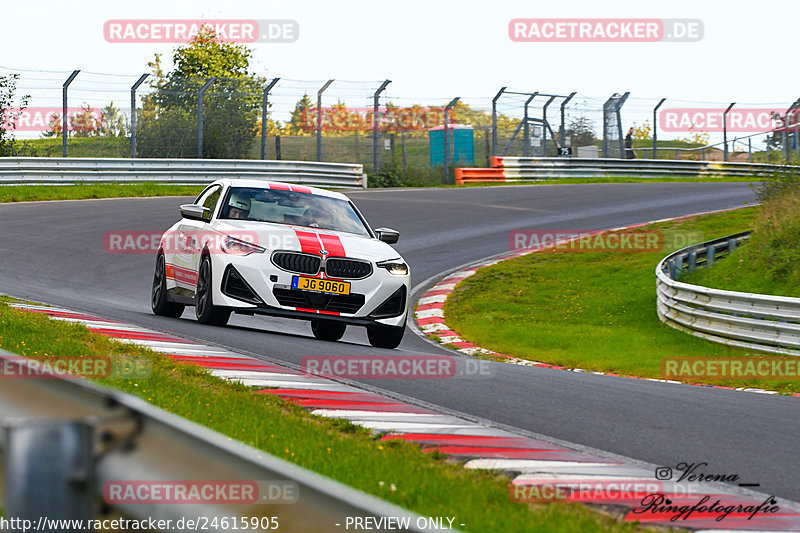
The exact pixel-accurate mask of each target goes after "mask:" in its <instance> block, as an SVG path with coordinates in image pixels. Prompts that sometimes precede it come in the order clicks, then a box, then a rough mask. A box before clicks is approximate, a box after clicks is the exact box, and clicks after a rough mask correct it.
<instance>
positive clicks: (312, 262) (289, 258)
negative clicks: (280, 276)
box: [272, 252, 321, 274]
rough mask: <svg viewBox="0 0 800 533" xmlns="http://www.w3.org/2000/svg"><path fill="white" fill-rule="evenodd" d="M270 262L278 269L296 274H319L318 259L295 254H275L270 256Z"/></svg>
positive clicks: (307, 255)
mask: <svg viewBox="0 0 800 533" xmlns="http://www.w3.org/2000/svg"><path fill="white" fill-rule="evenodd" d="M272 262H273V263H274V264H275V266H277V267H278V268H282V269H283V270H288V271H289V272H297V273H298V274H316V273H317V272H319V265H320V262H321V260H320V258H319V257H316V256H313V255H309V254H302V253H295V252H277V253H275V254H272Z"/></svg>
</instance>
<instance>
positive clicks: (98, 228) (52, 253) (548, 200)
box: [0, 183, 800, 501]
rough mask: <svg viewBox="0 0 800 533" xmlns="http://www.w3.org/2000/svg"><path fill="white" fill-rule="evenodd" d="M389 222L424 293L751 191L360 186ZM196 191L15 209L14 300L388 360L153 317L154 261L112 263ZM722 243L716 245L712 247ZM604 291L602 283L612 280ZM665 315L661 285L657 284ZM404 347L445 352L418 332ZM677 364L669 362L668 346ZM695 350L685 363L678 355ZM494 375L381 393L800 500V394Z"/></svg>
mask: <svg viewBox="0 0 800 533" xmlns="http://www.w3.org/2000/svg"><path fill="white" fill-rule="evenodd" d="M348 194H349V196H350V197H351V198H352V199H353V200H354V201H355V202H356V204H357V205H358V206H359V208H360V209H361V210H362V212H363V213H364V214H365V215H366V216H367V218H368V219H369V220H370V223H371V224H372V225H373V227H379V226H388V227H392V228H395V229H398V230H399V231H400V232H401V238H400V242H399V243H398V244H397V245H396V248H397V250H398V251H399V252H401V253H402V254H403V255H404V257H405V258H406V260H407V261H408V262H409V263H410V265H411V268H412V275H413V277H414V284H419V283H421V282H423V281H424V280H427V279H428V278H431V277H432V276H436V275H437V274H439V273H441V272H444V271H446V270H449V269H452V268H455V267H457V266H459V265H462V264H464V263H467V262H470V261H474V260H477V259H480V258H483V257H486V256H489V255H493V254H496V253H499V252H503V251H506V250H508V233H509V232H510V231H512V230H515V229H528V228H547V229H583V230H587V229H600V228H611V227H617V226H622V225H628V224H635V223H640V222H647V221H650V220H655V219H660V218H666V217H673V216H679V215H684V214H691V213H698V212H703V211H710V210H716V209H723V208H728V207H734V206H739V205H742V204H745V203H746V202H752V201H753V192H752V190H751V189H750V187H749V185H748V184H746V183H649V184H587V185H546V186H511V187H490V188H462V189H407V190H369V191H354V192H351V193H348ZM181 203H187V199H185V198H157V199H123V200H90V201H71V202H44V203H29V204H3V205H0V228H2V231H0V258H2V259H0V292H4V293H7V294H10V295H13V296H18V297H23V298H29V299H32V300H36V301H43V302H47V303H51V304H55V305H61V306H65V307H69V308H72V309H75V310H79V311H85V312H92V313H94V314H97V315H100V316H104V317H107V318H111V319H116V320H120V321H126V322H130V323H134V324H138V325H141V326H144V327H149V328H153V329H157V330H160V331H164V332H167V333H171V334H174V335H178V336H182V337H185V338H189V339H194V340H201V341H204V342H207V343H211V344H217V345H220V346H225V347H228V348H231V349H234V350H239V351H244V352H247V353H250V354H253V355H255V356H257V357H258V356H260V357H262V358H270V359H273V360H280V361H283V362H286V363H289V364H294V365H299V364H300V361H301V359H302V358H303V357H304V356H307V355H335V354H342V355H349V354H354V355H355V354H359V355H364V354H373V355H376V354H385V355H390V354H392V353H396V351H390V350H377V349H374V348H371V347H370V346H369V345H368V343H367V339H366V334H365V332H364V329H363V328H355V327H351V328H350V329H349V330H348V333H347V334H346V335H345V338H344V340H343V341H342V342H338V343H332V342H322V341H317V340H315V339H314V338H313V337H312V336H311V330H310V327H309V325H308V323H307V322H302V321H290V320H279V319H270V318H263V317H244V316H237V315H234V316H233V317H232V319H231V325H230V326H228V327H227V328H213V327H207V326H201V325H200V324H198V323H197V322H196V321H195V319H194V313H193V311H192V310H191V309H187V311H186V312H185V313H184V317H183V318H181V319H168V318H160V317H155V316H153V315H152V314H151V312H150V308H149V293H150V283H151V279H152V271H153V264H154V257H153V256H152V255H149V254H148V255H119V254H109V253H106V252H105V251H104V248H103V236H104V234H105V233H106V232H108V231H117V230H138V231H143V230H157V231H163V230H164V229H166V228H167V227H169V226H170V225H171V224H172V223H173V222H175V220H177V218H178V210H177V207H178V205H179V204H181ZM711 237H714V236H709V238H711ZM598 282H600V280H598ZM653 306H654V309H653V312H655V278H654V281H653ZM401 350H404V351H405V352H411V353H441V350H440V349H439V348H437V347H435V346H432V345H431V344H429V343H427V342H426V341H424V340H422V339H420V338H419V337H417V336H416V335H415V334H414V333H413V332H411V331H410V330H409V331H407V333H406V337H405V339H404V340H403V344H402V345H401ZM665 355H667V353H665ZM671 355H680V354H671ZM494 367H495V370H496V373H495V375H494V376H493V377H491V378H482V379H469V380H467V379H451V380H372V381H369V382H367V384H368V385H369V386H370V387H374V388H379V389H382V390H385V391H390V393H391V394H394V395H402V397H404V398H406V399H410V401H412V402H413V401H414V400H416V401H419V402H426V403H428V404H432V405H436V406H439V407H440V408H443V409H444V410H449V411H451V412H457V413H462V414H466V415H468V416H471V417H476V418H482V419H486V420H491V421H493V422H495V423H497V424H501V425H506V426H512V427H515V428H518V429H522V430H526V431H529V432H534V433H537V434H542V435H547V436H551V437H555V438H558V439H563V440H567V441H570V442H574V443H579V444H582V445H585V446H590V447H593V448H597V449H599V450H606V451H609V452H613V453H616V454H621V455H625V456H628V457H632V458H635V459H639V460H642V461H647V462H650V463H656V464H664V465H673V466H674V465H675V464H677V463H678V462H681V461H686V462H703V461H705V462H707V463H708V464H709V467H708V468H707V469H705V471H706V472H707V473H719V474H726V475H727V474H738V475H739V481H740V482H749V483H760V487H758V488H757V490H759V491H760V492H765V493H770V494H774V495H777V496H779V497H782V498H786V499H790V500H794V501H800V485H798V484H797V482H796V481H797V478H796V472H797V450H798V449H800V424H798V419H800V399H798V398H792V397H779V396H770V395H762V394H754V393H747V392H736V391H727V390H722V389H711V388H703V387H689V386H681V385H673V384H667V383H657V382H650V381H645V380H633V379H625V378H614V377H608V376H597V375H592V374H581V373H573V372H565V371H559V370H550V369H544V368H532V367H521V366H517V365H507V364H495V365H494Z"/></svg>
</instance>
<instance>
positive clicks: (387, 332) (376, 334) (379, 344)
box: [367, 325, 406, 348]
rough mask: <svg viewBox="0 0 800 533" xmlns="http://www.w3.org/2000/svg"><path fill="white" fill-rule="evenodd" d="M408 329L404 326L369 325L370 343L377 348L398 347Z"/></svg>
mask: <svg viewBox="0 0 800 533" xmlns="http://www.w3.org/2000/svg"><path fill="white" fill-rule="evenodd" d="M405 331H406V327H405V325H402V326H367V338H368V339H369V343H370V344H371V345H372V346H374V347H376V348H397V347H398V346H400V342H401V341H402V340H403V334H404V333H405Z"/></svg>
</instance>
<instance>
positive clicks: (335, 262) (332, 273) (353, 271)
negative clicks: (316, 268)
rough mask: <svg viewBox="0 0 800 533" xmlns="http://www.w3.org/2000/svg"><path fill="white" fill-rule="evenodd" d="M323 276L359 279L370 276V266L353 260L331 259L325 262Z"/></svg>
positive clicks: (364, 262)
mask: <svg viewBox="0 0 800 533" xmlns="http://www.w3.org/2000/svg"><path fill="white" fill-rule="evenodd" d="M325 274H327V276H328V277H329V278H338V279H361V278H366V277H367V276H369V275H370V274H372V264H371V263H368V262H366V261H356V260H354V259H338V258H331V259H328V260H327V261H325Z"/></svg>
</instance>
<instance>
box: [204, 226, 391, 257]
mask: <svg viewBox="0 0 800 533" xmlns="http://www.w3.org/2000/svg"><path fill="white" fill-rule="evenodd" d="M214 229H215V230H217V231H219V232H221V233H224V234H226V235H230V236H232V237H235V238H238V239H241V240H245V241H247V242H253V243H255V244H258V245H259V246H262V247H263V248H266V249H267V250H269V251H273V250H293V251H298V252H306V253H312V254H315V255H321V254H320V251H321V250H325V251H327V252H328V257H355V258H359V259H368V260H371V261H382V260H384V259H394V258H397V257H400V254H399V253H397V252H396V251H395V250H394V248H392V247H391V246H389V245H388V244H386V243H385V242H382V241H379V240H378V239H373V238H371V237H362V236H359V235H354V234H352V233H345V232H338V231H331V230H324V229H318V228H308V227H304V226H289V225H286V224H272V223H269V222H249V221H245V220H218V221H216V223H215V225H214Z"/></svg>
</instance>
